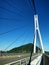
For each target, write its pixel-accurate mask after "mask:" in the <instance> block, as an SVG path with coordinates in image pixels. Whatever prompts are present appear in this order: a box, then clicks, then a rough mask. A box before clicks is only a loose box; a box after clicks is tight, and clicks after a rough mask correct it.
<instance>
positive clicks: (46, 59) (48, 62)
mask: <svg viewBox="0 0 49 65" xmlns="http://www.w3.org/2000/svg"><path fill="white" fill-rule="evenodd" d="M43 64H44V65H49V55H47V54H43Z"/></svg>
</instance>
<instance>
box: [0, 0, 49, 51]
mask: <svg viewBox="0 0 49 65" xmlns="http://www.w3.org/2000/svg"><path fill="white" fill-rule="evenodd" d="M30 3H31V5H30ZM35 6H36V11H37V14H38V20H39V27H40V32H41V36H42V41H43V46H44V50H45V51H49V0H35ZM33 39H34V9H33V5H32V1H31V0H30V1H29V0H0V50H10V49H12V48H15V47H18V46H21V45H24V44H27V43H33Z"/></svg>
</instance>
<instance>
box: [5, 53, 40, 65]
mask: <svg viewBox="0 0 49 65" xmlns="http://www.w3.org/2000/svg"><path fill="white" fill-rule="evenodd" d="M39 55H40V54H37V55H34V56H32V59H31V60H33V59H35V58H36V57H37V56H39ZM29 59H30V57H27V58H23V59H20V60H18V61H14V62H11V63H8V64H5V65H27V64H28V62H29Z"/></svg>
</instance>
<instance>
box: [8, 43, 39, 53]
mask: <svg viewBox="0 0 49 65" xmlns="http://www.w3.org/2000/svg"><path fill="white" fill-rule="evenodd" d="M32 48H33V44H32V43H29V44H26V45H22V46H20V47H16V48H13V49H11V50H9V51H8V52H9V53H29V52H31V49H32ZM38 49H39V48H38V47H37V50H38Z"/></svg>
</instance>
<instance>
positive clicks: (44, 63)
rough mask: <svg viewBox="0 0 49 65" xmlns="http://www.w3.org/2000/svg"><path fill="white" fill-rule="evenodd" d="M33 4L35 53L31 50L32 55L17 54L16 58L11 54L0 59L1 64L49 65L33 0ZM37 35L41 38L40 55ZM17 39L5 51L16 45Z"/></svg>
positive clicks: (48, 57)
mask: <svg viewBox="0 0 49 65" xmlns="http://www.w3.org/2000/svg"><path fill="white" fill-rule="evenodd" d="M6 3H7V4H9V5H10V6H11V4H10V3H9V2H7V1H6ZM32 4H33V8H32V5H31V2H30V5H31V8H32V9H34V25H35V32H34V40H33V43H34V52H33V50H31V53H30V54H29V55H28V54H27V53H26V54H23V55H22V54H17V56H16V54H13V55H11V54H9V55H8V56H7V57H6V58H5V56H3V58H0V59H1V60H0V61H1V62H0V63H1V65H2V63H3V64H4V65H49V56H48V55H46V54H45V52H44V47H43V42H42V37H41V34H40V29H39V24H38V14H37V11H36V7H35V3H34V0H32ZM12 6H13V5H12ZM13 7H14V6H13ZM0 8H1V9H3V10H6V11H8V12H11V13H14V14H15V13H16V12H14V11H12V10H8V9H6V8H3V7H0ZM14 8H15V7H14ZM18 10H19V9H18ZM21 12H22V11H20V12H19V15H21V16H22V13H21ZM0 19H4V20H5V19H6V20H8V18H0ZM10 20H11V18H10ZM12 20H13V19H12ZM21 28H24V26H23V27H21ZM16 29H17V28H14V29H12V30H9V31H7V32H4V33H1V34H0V35H4V34H7V33H9V32H12V31H14V30H16ZM25 33H26V32H24V33H23V34H22V35H21V36H19V37H18V38H17V39H19V38H21V37H22V36H23V35H24V34H25ZM37 34H38V36H39V41H40V47H41V48H40V49H41V52H40V53H36V43H37V42H36V41H37ZM17 39H15V40H14V41H13V42H12V43H11V44H10V45H9V46H7V47H6V48H5V50H7V49H8V48H9V47H10V46H11V45H12V44H14V43H15V42H16V40H17ZM12 56H13V57H12ZM24 56H25V57H24ZM16 57H17V58H16ZM18 57H19V59H18ZM14 58H15V59H14ZM16 59H17V60H16ZM11 60H12V61H11ZM8 61H9V62H8ZM4 62H5V63H4Z"/></svg>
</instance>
